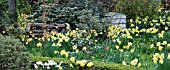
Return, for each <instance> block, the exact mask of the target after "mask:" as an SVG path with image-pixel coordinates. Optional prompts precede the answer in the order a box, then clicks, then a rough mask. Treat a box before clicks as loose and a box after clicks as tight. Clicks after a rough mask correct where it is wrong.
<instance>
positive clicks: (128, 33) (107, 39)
mask: <svg viewBox="0 0 170 70" xmlns="http://www.w3.org/2000/svg"><path fill="white" fill-rule="evenodd" d="M129 24H130V27H127V28H123V29H122V28H121V26H114V25H110V26H109V27H108V28H107V30H104V31H97V30H96V29H92V30H84V29H80V28H75V30H68V31H67V32H65V33H57V32H55V31H52V32H49V33H44V35H43V37H33V38H28V37H27V36H22V41H24V42H25V44H26V46H27V47H28V48H29V49H30V47H31V48H33V50H32V51H31V52H34V51H36V52H37V51H38V52H39V53H40V55H39V56H49V57H57V58H58V57H59V58H61V57H62V58H67V59H68V60H70V62H71V64H69V66H70V67H73V68H74V67H76V66H79V67H81V68H83V67H89V68H90V67H93V66H95V65H93V63H92V62H89V61H87V60H96V59H97V60H103V61H105V62H106V63H109V62H114V63H118V64H122V65H126V66H128V65H131V66H136V67H139V68H140V67H144V68H145V67H146V68H149V69H151V68H154V67H156V66H157V65H158V66H161V65H164V63H167V62H168V60H170V54H169V52H168V50H170V40H169V37H170V36H169V35H170V33H169V32H170V31H169V27H170V26H169V25H170V17H169V16H168V18H164V17H155V18H154V19H151V18H150V17H148V16H146V17H144V18H140V17H137V18H136V19H135V20H134V19H130V20H129ZM30 33H31V32H30ZM34 55H38V54H34Z"/></svg>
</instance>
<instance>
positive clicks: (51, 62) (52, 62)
mask: <svg viewBox="0 0 170 70" xmlns="http://www.w3.org/2000/svg"><path fill="white" fill-rule="evenodd" d="M48 64H49V65H56V64H57V63H56V62H54V61H53V60H48Z"/></svg>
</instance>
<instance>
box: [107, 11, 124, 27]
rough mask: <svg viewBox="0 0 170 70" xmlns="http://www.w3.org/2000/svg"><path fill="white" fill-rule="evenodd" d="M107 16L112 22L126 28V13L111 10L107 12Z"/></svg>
mask: <svg viewBox="0 0 170 70" xmlns="http://www.w3.org/2000/svg"><path fill="white" fill-rule="evenodd" d="M105 17H106V18H107V19H108V20H110V22H111V24H113V25H115V26H117V25H120V26H121V27H122V28H126V15H123V14H120V13H114V12H109V13H107V14H105Z"/></svg>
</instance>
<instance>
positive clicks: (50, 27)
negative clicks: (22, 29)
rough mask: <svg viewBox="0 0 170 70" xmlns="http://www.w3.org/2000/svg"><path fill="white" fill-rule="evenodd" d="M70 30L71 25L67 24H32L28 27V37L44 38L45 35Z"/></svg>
mask: <svg viewBox="0 0 170 70" xmlns="http://www.w3.org/2000/svg"><path fill="white" fill-rule="evenodd" d="M66 27H69V28H70V25H69V24H67V23H65V24H56V23H53V24H43V23H32V24H30V25H29V26H28V27H27V35H29V36H30V37H32V36H34V37H42V36H44V33H51V32H52V31H55V32H56V33H61V32H66V31H67V28H66Z"/></svg>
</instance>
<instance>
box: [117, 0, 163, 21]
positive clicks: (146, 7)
mask: <svg viewBox="0 0 170 70" xmlns="http://www.w3.org/2000/svg"><path fill="white" fill-rule="evenodd" d="M159 5H160V4H159V2H158V1H157V0H119V2H118V3H117V6H116V12H120V13H124V14H126V15H127V18H128V19H131V18H133V19H135V18H136V17H141V16H153V15H155V14H156V13H157V7H158V6H159Z"/></svg>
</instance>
